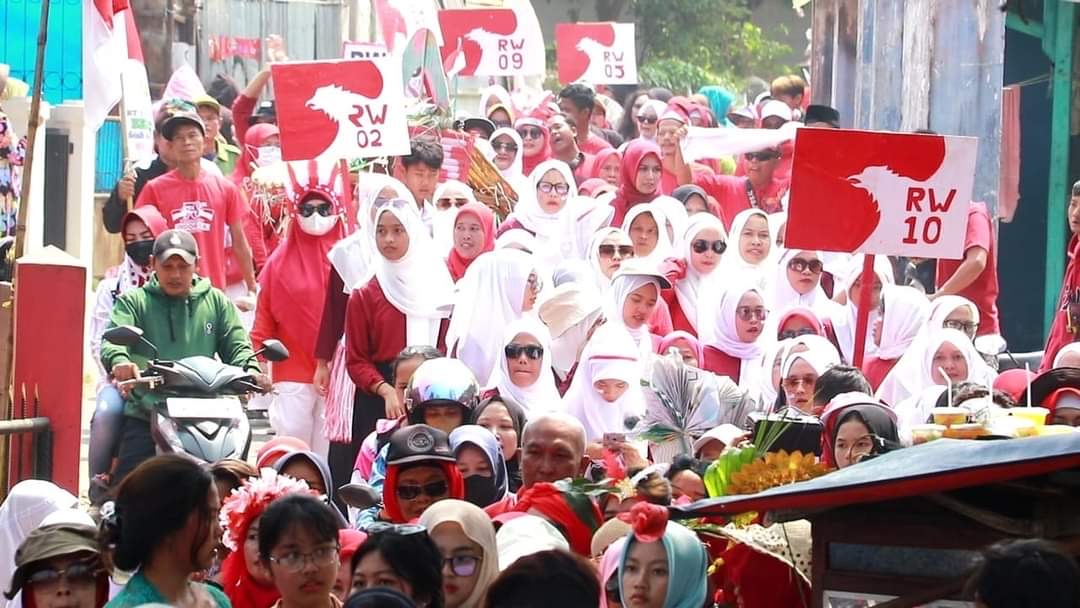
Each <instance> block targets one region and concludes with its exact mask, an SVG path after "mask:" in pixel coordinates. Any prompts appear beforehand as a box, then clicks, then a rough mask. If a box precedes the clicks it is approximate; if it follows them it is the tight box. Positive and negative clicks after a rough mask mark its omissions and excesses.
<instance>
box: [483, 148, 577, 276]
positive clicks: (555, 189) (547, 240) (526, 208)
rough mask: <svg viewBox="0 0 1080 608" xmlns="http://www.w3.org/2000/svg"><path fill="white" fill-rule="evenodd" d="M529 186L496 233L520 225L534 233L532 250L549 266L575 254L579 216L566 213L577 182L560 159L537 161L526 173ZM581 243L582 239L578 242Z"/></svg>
mask: <svg viewBox="0 0 1080 608" xmlns="http://www.w3.org/2000/svg"><path fill="white" fill-rule="evenodd" d="M529 182H530V183H529V187H528V188H527V189H526V190H523V191H522V192H520V197H521V198H520V200H519V202H518V204H517V206H515V207H514V212H513V213H511V214H510V215H509V216H508V217H507V218H506V221H504V222H503V223H502V224H500V225H499V230H498V233H497V234H498V235H500V236H501V235H503V234H505V233H506V232H508V231H510V230H513V229H517V228H521V229H524V230H525V231H526V232H528V233H529V234H531V235H532V236H533V239H534V242H533V245H532V249H531V251H532V253H533V254H534V256H535V257H536V260H537V263H538V264H539V265H540V267H541V268H543V269H545V273H549V272H550V269H552V268H554V267H555V266H557V265H558V264H559V262H560V261H562V260H564V259H566V258H568V257H580V256H579V255H576V254H575V253H574V250H575V236H574V235H575V233H576V232H577V226H578V218H577V217H575V216H573V214H571V213H569V210H570V209H569V207H570V199H571V197H572V194H573V193H576V192H577V182H575V181H574V174H573V173H572V172H571V171H570V167H569V166H567V164H566V163H564V162H562V161H560V160H548V161H544V162H542V163H540V164H539V165H538V166H537V167H536V168H535V169H534V170H533V171H532V173H530V174H529ZM581 246H584V242H582V243H581Z"/></svg>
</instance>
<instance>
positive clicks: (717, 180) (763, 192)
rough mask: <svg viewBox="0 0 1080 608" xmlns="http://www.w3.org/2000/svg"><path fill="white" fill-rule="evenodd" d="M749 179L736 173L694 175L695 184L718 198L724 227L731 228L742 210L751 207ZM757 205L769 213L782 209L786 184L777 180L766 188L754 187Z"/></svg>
mask: <svg viewBox="0 0 1080 608" xmlns="http://www.w3.org/2000/svg"><path fill="white" fill-rule="evenodd" d="M749 183H750V182H749V179H748V178H745V177H736V176H734V175H713V174H710V173H697V174H695V175H694V184H696V185H697V186H698V187H699V188H701V189H702V190H704V191H705V193H706V194H708V195H709V196H711V197H713V198H714V199H716V203H717V204H718V205H720V212H721V213H722V214H723V215H722V216H721V219H722V220H724V229H725V230H731V222H732V221H733V220H734V219H735V216H736V215H738V213H739V212H740V211H743V210H745V209H749V208H750V196H749V195H748V193H747V189H746V186H747V184H749ZM753 192H754V197H755V198H756V199H757V206H758V207H759V208H761V209H764V210H765V211H766V212H767V213H773V212H776V211H780V197H781V196H782V195H783V193H784V186H783V184H782V183H781V182H778V181H776V180H773V181H770V182H769V184H768V185H767V186H766V187H764V188H753Z"/></svg>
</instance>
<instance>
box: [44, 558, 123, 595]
mask: <svg viewBox="0 0 1080 608" xmlns="http://www.w3.org/2000/svg"><path fill="white" fill-rule="evenodd" d="M103 572H104V570H103V569H102V568H101V567H100V566H98V565H97V564H96V563H91V562H80V563H77V564H71V565H70V566H68V567H67V568H64V569H63V570H60V569H58V568H43V569H41V570H38V571H37V572H35V573H33V574H31V575H30V576H29V577H27V579H26V582H27V583H29V584H30V585H33V586H34V587H36V588H38V589H40V590H44V591H48V590H50V589H52V588H54V587H55V586H56V585H58V584H60V579H64V580H66V581H67V582H68V584H71V585H89V584H92V583H95V582H96V580H97V577H98V575H100V574H102V573H103Z"/></svg>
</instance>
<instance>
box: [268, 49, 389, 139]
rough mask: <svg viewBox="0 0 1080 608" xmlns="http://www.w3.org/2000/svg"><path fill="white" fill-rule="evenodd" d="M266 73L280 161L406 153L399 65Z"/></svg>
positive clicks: (348, 64)
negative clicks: (278, 133) (269, 77)
mask: <svg viewBox="0 0 1080 608" xmlns="http://www.w3.org/2000/svg"><path fill="white" fill-rule="evenodd" d="M270 70H271V75H272V77H273V82H274V97H275V99H276V100H277V108H278V128H279V129H280V130H281V157H282V159H283V160H308V159H313V158H318V157H320V156H326V157H330V158H334V159H338V158H347V159H352V158H370V157H374V156H397V155H402V154H408V153H409V132H408V122H407V119H406V116H405V102H404V93H403V91H402V87H401V68H400V64H395V62H393V61H391V60H390V59H376V60H372V61H347V60H337V61H308V62H295V63H275V64H273V65H272V66H271V67H270Z"/></svg>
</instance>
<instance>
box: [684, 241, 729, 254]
mask: <svg viewBox="0 0 1080 608" xmlns="http://www.w3.org/2000/svg"><path fill="white" fill-rule="evenodd" d="M690 248H691V249H693V250H694V253H705V252H706V251H708V250H709V249H712V250H713V253H715V254H716V255H724V252H725V251H727V242H726V241H724V240H719V241H706V240H705V239H694V241H693V242H692V243H690Z"/></svg>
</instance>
